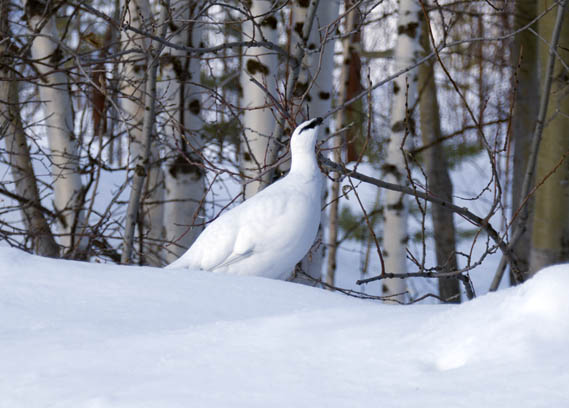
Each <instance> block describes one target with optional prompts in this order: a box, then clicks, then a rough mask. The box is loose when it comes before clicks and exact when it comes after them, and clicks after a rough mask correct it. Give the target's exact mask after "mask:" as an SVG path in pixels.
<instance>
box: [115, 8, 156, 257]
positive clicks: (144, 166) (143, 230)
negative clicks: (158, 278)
mask: <svg viewBox="0 0 569 408" xmlns="http://www.w3.org/2000/svg"><path fill="white" fill-rule="evenodd" d="M125 7H126V8H125ZM122 9H123V18H124V21H125V22H126V23H127V24H129V25H131V26H133V27H136V28H138V29H141V30H144V31H145V32H147V33H149V34H153V28H152V27H153V23H155V22H156V21H155V20H154V19H153V18H152V17H151V10H150V4H149V3H148V0H130V1H129V2H128V3H127V4H126V5H125V4H123V5H122ZM121 42H122V49H123V50H135V51H138V52H137V53H132V54H127V55H128V57H127V59H125V60H123V62H122V71H123V72H122V81H121V82H122V83H121V91H122V95H123V96H122V98H121V107H122V110H123V112H124V115H125V117H126V119H125V125H126V127H127V132H128V138H129V146H128V147H129V161H128V163H129V168H130V169H131V170H132V171H134V175H133V187H132V191H131V197H130V199H129V209H128V213H127V223H126V226H125V229H126V230H125V236H124V244H123V254H122V256H123V259H122V260H121V262H123V263H127V262H131V261H132V259H131V255H132V254H131V250H132V240H133V239H134V235H132V236H131V234H134V230H132V231H131V230H130V229H131V227H133V225H136V224H137V223H138V225H139V239H140V240H141V254H140V259H139V263H145V264H149V265H155V266H161V265H163V260H162V258H163V254H162V249H163V238H164V234H163V233H164V227H163V221H164V214H163V205H162V202H163V200H164V183H163V173H162V169H161V167H160V160H159V159H160V157H159V150H158V146H157V144H156V143H155V142H154V141H153V132H154V119H155V118H154V115H155V101H154V98H155V94H156V86H155V83H156V69H157V64H158V62H157V61H156V58H157V55H156V54H155V53H156V49H153V45H152V42H151V41H150V40H149V39H148V37H146V36H144V35H139V34H133V33H132V32H126V31H123V32H122V33H121ZM152 82H154V83H152ZM149 98H150V99H149ZM148 121H150V122H148ZM148 132H150V133H148ZM139 183H141V184H140V186H139ZM138 188H141V189H142V190H141V191H140V192H138V191H137V189H138ZM137 195H140V196H139V197H138V199H135V198H136V196H137ZM133 200H134V201H133ZM132 217H134V218H132ZM129 241H130V242H131V243H130V244H129Z"/></svg>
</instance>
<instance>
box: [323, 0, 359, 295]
mask: <svg viewBox="0 0 569 408" xmlns="http://www.w3.org/2000/svg"><path fill="white" fill-rule="evenodd" d="M345 5H346V6H350V5H352V2H350V1H347V2H345ZM356 14H357V10H352V11H351V12H349V13H348V14H347V16H346V21H345V27H344V29H345V32H346V33H350V32H352V31H354V28H355V23H356V20H357V18H356V17H357V16H356ZM353 39H354V36H353V35H349V36H346V37H345V38H344V40H343V42H342V66H341V71H340V86H339V93H338V102H337V103H338V106H342V105H343V104H344V103H345V102H346V96H347V93H348V82H349V74H350V72H349V68H350V64H349V58H350V54H351V46H352V41H353ZM345 124H346V110H345V109H341V110H339V111H338V113H337V114H336V128H337V129H342V128H343V127H344V126H345ZM343 138H344V135H343V134H340V133H338V134H337V135H335V136H333V137H332V140H331V142H332V157H333V159H334V161H335V162H336V163H341V162H342V140H343ZM339 208H340V174H338V173H334V181H333V182H332V186H331V188H330V210H329V211H330V213H329V214H330V215H329V223H328V262H327V269H326V283H327V284H328V285H331V286H334V281H335V279H336V258H337V251H338V242H337V241H338V230H339V225H338V216H339Z"/></svg>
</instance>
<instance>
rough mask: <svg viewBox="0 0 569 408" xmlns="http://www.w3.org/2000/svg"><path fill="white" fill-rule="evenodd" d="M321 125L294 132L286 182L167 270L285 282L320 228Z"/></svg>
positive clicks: (218, 223) (222, 222) (237, 212)
mask: <svg viewBox="0 0 569 408" xmlns="http://www.w3.org/2000/svg"><path fill="white" fill-rule="evenodd" d="M321 123H322V118H316V119H312V120H309V121H306V122H304V123H302V124H300V125H299V126H298V127H297V128H296V129H295V131H294V132H293V134H292V137H291V141H290V151H291V167H290V171H289V173H288V174H287V175H286V176H285V177H283V178H282V179H280V180H278V181H277V182H275V183H273V184H271V185H270V186H268V187H267V188H265V189H264V190H262V191H260V192H259V193H257V194H255V195H254V196H253V197H251V198H249V199H248V200H246V201H245V202H243V203H241V204H240V205H238V206H237V207H235V208H232V209H231V210H229V211H227V212H226V213H224V214H222V215H221V216H220V217H219V218H217V219H216V220H215V221H213V222H212V223H211V224H209V225H208V227H207V228H206V229H205V230H204V231H203V232H202V233H201V234H200V235H199V237H198V238H197V239H196V241H195V242H194V244H193V245H192V247H191V248H190V249H188V250H187V251H186V253H184V255H182V256H181V257H180V258H179V259H178V260H176V261H174V262H173V263H171V264H170V265H168V266H167V267H166V268H188V269H201V270H205V271H211V272H216V273H227V274H235V275H258V276H266V277H270V278H276V279H286V278H287V277H288V276H289V275H290V274H291V272H292V271H293V269H294V266H295V265H296V264H297V263H298V262H299V261H300V260H301V259H302V258H303V257H304V255H306V253H307V252H308V250H309V249H310V247H311V245H312V243H313V242H314V239H315V238H316V233H317V231H318V225H319V224H320V212H321V208H320V207H321V194H322V182H323V180H322V173H321V172H320V169H319V167H318V163H317V160H316V153H315V145H316V140H317V137H318V126H319V125H320V124H321Z"/></svg>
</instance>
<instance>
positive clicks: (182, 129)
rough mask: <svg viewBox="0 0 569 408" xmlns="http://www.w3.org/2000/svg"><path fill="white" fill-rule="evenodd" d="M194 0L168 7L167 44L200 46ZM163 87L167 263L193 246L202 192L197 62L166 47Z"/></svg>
mask: <svg viewBox="0 0 569 408" xmlns="http://www.w3.org/2000/svg"><path fill="white" fill-rule="evenodd" d="M199 4H200V2H198V1H192V0H181V1H177V2H175V3H173V4H172V7H171V16H172V24H171V25H170V29H171V30H172V39H171V41H173V42H176V43H179V44H182V45H187V46H189V47H199V44H200V41H201V37H202V27H201V25H200V24H199V23H198V22H197V19H199V16H198V15H197V13H198V12H199ZM161 60H162V78H163V81H164V84H163V86H164V87H166V92H165V95H164V97H163V98H162V100H165V101H166V104H167V106H166V109H165V116H166V124H165V127H164V131H165V133H166V136H167V137H168V138H169V144H170V145H171V146H172V147H173V150H172V151H171V153H169V154H168V156H167V158H166V171H165V172H164V174H165V186H166V202H165V204H164V226H165V229H166V240H167V241H168V242H170V243H173V244H170V245H169V246H168V247H167V253H166V254H165V258H166V261H167V262H168V263H170V262H173V261H174V260H176V259H177V258H178V257H180V256H181V255H182V254H183V253H184V252H185V251H186V250H187V249H188V248H189V247H190V245H191V244H192V243H193V242H194V240H195V239H196V238H197V236H198V234H199V233H200V232H201V229H202V228H201V227H193V226H192V225H193V224H195V223H196V220H198V221H199V219H198V217H197V216H198V214H199V211H200V202H201V200H202V199H203V196H204V194H205V180H204V176H205V173H204V169H203V166H202V159H201V156H200V151H201V149H202V146H203V142H202V138H201V134H200V132H201V130H202V127H203V120H202V118H201V115H200V110H201V105H202V97H201V93H200V91H201V89H200V87H199V86H198V84H199V82H200V61H199V59H197V58H196V57H191V56H190V55H188V54H187V53H184V52H181V51H178V50H174V49H167V50H166V51H165V53H164V55H163V57H162V58H161Z"/></svg>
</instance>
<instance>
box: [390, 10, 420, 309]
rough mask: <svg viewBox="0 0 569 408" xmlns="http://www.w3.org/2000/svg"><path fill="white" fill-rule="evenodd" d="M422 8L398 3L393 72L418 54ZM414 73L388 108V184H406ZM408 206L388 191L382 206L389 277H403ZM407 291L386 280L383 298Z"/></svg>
mask: <svg viewBox="0 0 569 408" xmlns="http://www.w3.org/2000/svg"><path fill="white" fill-rule="evenodd" d="M421 13H422V11H421V7H420V5H419V3H418V1H416V0H400V1H399V20H398V23H397V44H396V46H395V53H394V65H395V69H396V70H399V69H402V68H405V67H408V66H410V65H412V64H413V63H414V62H415V61H416V60H417V58H418V56H419V53H420V49H421V47H420V44H419V37H420V33H421V23H420V21H421ZM417 79H418V78H417V69H413V70H411V71H409V72H408V73H407V74H404V75H401V76H399V77H397V78H396V79H395V81H394V83H393V102H392V107H391V121H390V125H391V137H390V139H389V143H388V146H387V155H386V158H385V164H384V166H383V168H384V172H385V176H384V179H385V181H387V182H390V183H397V184H406V183H407V169H406V160H405V154H406V153H405V149H406V146H407V145H408V143H409V142H410V139H411V138H412V137H413V136H414V134H415V122H414V119H413V111H412V110H411V109H412V107H414V106H415V102H416V100H417ZM408 208H409V204H408V203H407V198H406V196H405V195H403V194H401V193H399V192H395V191H390V190H389V191H387V192H386V194H385V206H384V213H383V216H384V229H383V243H384V248H385V249H384V253H383V255H384V261H385V268H386V270H387V272H388V273H405V272H406V271H407V267H406V247H407V241H408V240H409V236H408V233H407V215H408ZM406 290H407V287H406V283H405V281H404V280H403V279H388V280H385V281H384V282H383V294H384V295H385V296H392V295H397V296H395V297H394V298H393V299H394V300H402V299H403V298H404V296H403V295H401V294H403V293H405V292H406Z"/></svg>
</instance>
